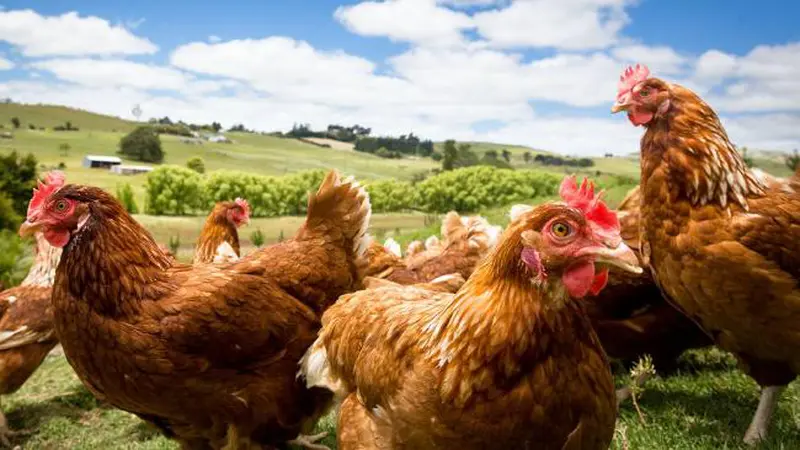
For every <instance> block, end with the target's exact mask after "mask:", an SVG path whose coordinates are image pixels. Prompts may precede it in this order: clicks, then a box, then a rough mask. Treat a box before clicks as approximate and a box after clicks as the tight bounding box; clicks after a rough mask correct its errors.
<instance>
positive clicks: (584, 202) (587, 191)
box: [558, 175, 619, 230]
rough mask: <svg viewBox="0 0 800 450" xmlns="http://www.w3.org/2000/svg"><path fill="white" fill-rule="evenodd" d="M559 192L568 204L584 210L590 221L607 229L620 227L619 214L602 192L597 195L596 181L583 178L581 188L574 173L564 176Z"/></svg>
mask: <svg viewBox="0 0 800 450" xmlns="http://www.w3.org/2000/svg"><path fill="white" fill-rule="evenodd" d="M558 193H559V195H561V199H562V200H564V202H565V203H566V204H568V205H569V206H572V207H573V208H576V209H579V210H580V211H582V212H583V214H584V215H585V216H586V220H588V221H589V222H592V223H594V224H596V225H598V226H599V227H600V228H603V229H606V230H610V229H619V219H617V215H616V214H615V213H614V212H613V211H611V210H610V209H608V206H606V203H605V202H604V201H603V200H602V199H601V197H602V192H599V193H597V194H596V195H595V193H594V183H592V182H591V181H589V179H588V178H584V179H583V183H581V186H580V188H579V187H578V181H577V179H576V178H575V176H574V175H572V176H567V177H564V180H563V181H562V182H561V188H559V190H558Z"/></svg>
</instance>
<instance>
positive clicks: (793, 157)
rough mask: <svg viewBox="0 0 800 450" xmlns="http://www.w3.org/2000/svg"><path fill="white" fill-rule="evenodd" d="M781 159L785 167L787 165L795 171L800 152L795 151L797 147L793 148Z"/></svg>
mask: <svg viewBox="0 0 800 450" xmlns="http://www.w3.org/2000/svg"><path fill="white" fill-rule="evenodd" d="M783 161H784V162H785V163H786V167H788V168H789V170H791V171H792V172H796V171H797V169H798V168H800V154H799V153H798V152H797V149H794V150H793V151H792V153H791V154H789V155H784V157H783Z"/></svg>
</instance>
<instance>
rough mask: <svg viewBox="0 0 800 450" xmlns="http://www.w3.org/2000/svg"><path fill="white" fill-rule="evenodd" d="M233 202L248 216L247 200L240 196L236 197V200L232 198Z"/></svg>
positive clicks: (248, 206)
mask: <svg viewBox="0 0 800 450" xmlns="http://www.w3.org/2000/svg"><path fill="white" fill-rule="evenodd" d="M234 203H236V204H237V205H239V206H240V207H241V208H242V209H243V210H244V213H245V214H246V215H247V216H248V217H249V216H250V204H249V203H247V200H245V199H243V198H241V197H236V200H234Z"/></svg>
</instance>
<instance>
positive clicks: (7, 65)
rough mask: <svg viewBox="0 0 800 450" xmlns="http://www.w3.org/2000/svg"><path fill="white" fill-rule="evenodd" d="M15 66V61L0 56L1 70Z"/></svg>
mask: <svg viewBox="0 0 800 450" xmlns="http://www.w3.org/2000/svg"><path fill="white" fill-rule="evenodd" d="M13 68H14V63H13V62H11V61H9V60H7V59H5V58H3V57H2V56H0V70H10V69H13Z"/></svg>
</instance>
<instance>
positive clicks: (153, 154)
mask: <svg viewBox="0 0 800 450" xmlns="http://www.w3.org/2000/svg"><path fill="white" fill-rule="evenodd" d="M119 153H120V154H122V155H124V156H125V157H127V158H130V159H133V160H136V161H144V162H153V163H160V162H163V161H164V150H162V148H161V139H160V138H159V137H158V133H157V132H156V131H155V129H153V127H149V126H143V127H138V128H136V129H135V130H133V131H131V132H130V133H128V134H127V135H125V136H123V137H122V139H120V141H119Z"/></svg>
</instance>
